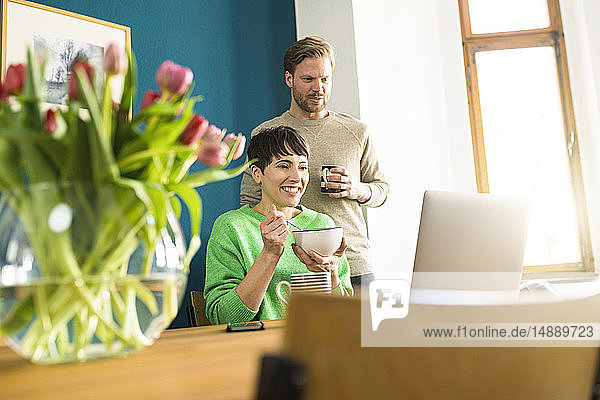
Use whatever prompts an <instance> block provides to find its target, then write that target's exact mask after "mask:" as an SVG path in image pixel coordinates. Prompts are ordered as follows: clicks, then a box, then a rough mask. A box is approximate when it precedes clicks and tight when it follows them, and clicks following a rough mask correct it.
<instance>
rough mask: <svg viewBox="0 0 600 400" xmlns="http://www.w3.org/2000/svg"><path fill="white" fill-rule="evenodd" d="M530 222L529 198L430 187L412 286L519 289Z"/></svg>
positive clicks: (422, 218) (423, 214) (422, 215)
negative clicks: (440, 189)
mask: <svg viewBox="0 0 600 400" xmlns="http://www.w3.org/2000/svg"><path fill="white" fill-rule="evenodd" d="M528 222H529V201H528V200H527V199H523V198H514V197H504V196H495V195H490V194H484V193H457V192H443V191H433V190H428V191H426V192H425V195H424V197H423V208H422V210H421V223H420V226H419V235H418V239H417V249H416V254H415V264H414V274H413V284H412V287H413V288H430V289H459V290H465V289H466V290H513V289H514V290H515V292H516V291H517V290H518V286H519V282H520V279H521V273H522V268H523V255H524V252H525V243H526V240H527V228H528Z"/></svg>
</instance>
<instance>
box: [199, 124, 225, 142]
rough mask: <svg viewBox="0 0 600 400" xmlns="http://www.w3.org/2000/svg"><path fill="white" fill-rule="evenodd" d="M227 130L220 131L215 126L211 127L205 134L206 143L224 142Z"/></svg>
mask: <svg viewBox="0 0 600 400" xmlns="http://www.w3.org/2000/svg"><path fill="white" fill-rule="evenodd" d="M226 132H227V129H219V128H217V127H216V126H214V125H212V124H211V125H210V126H209V127H208V129H207V130H206V133H205V134H204V141H207V142H220V141H221V140H223V137H224V136H225V133H226Z"/></svg>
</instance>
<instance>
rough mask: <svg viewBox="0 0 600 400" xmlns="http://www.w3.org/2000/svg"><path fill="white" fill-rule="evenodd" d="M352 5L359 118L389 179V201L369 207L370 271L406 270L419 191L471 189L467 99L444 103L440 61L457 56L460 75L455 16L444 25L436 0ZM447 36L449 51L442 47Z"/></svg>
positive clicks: (402, 273) (383, 274)
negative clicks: (372, 139) (450, 117)
mask: <svg viewBox="0 0 600 400" xmlns="http://www.w3.org/2000/svg"><path fill="white" fill-rule="evenodd" d="M353 6H354V19H355V40H356V49H357V50H356V52H357V67H358V77H359V89H360V107H361V114H362V115H361V119H362V120H363V121H365V122H367V124H368V125H369V129H370V131H371V134H372V135H373V136H374V138H375V141H376V145H377V151H378V154H379V157H380V160H381V162H382V164H383V168H384V172H385V175H386V178H387V179H388V180H389V182H390V184H391V193H390V197H389V199H388V201H387V202H386V204H384V206H382V207H380V208H377V209H369V211H368V218H369V235H370V239H371V247H372V257H373V261H374V266H375V268H376V271H375V272H376V274H377V276H378V277H386V276H410V273H411V271H412V267H413V260H414V254H415V246H416V238H417V232H418V228H419V220H420V212H421V202H422V197H423V191H424V190H425V189H434V188H435V189H446V190H463V191H473V190H474V185H473V182H474V179H473V171H472V170H473V166H472V161H470V160H471V159H472V158H471V157H472V156H471V154H472V153H471V143H470V133H469V127H468V111H467V109H466V100H465V103H464V105H465V107H461V106H460V105H459V104H456V103H457V102H456V101H454V102H452V103H450V104H449V103H448V99H447V96H448V93H447V92H446V90H451V89H453V88H454V87H455V86H452V85H450V86H448V87H447V86H446V83H445V80H446V79H447V77H446V76H445V75H444V74H445V72H444V71H443V69H442V65H443V63H444V62H449V63H455V64H458V65H457V66H456V67H457V68H458V69H457V70H458V71H460V72H459V75H458V77H459V80H460V79H461V78H462V79H464V78H463V77H464V72H462V71H461V68H462V59H461V53H460V51H461V48H460V31H456V30H457V29H459V27H458V22H457V21H458V19H456V21H453V23H451V24H445V25H446V26H441V25H440V24H439V21H438V18H437V15H438V9H437V6H436V3H435V2H434V1H424V2H414V1H378V2H376V3H371V2H365V1H357V2H354V3H353ZM444 11H446V10H444ZM445 15H446V17H445V18H452V13H450V15H448V14H445ZM444 28H447V29H448V30H450V34H448V32H444V31H443V30H444ZM452 30H453V31H452ZM442 36H446V37H445V38H442ZM449 38H452V39H453V43H452V45H453V46H454V52H450V53H442V51H441V46H443V45H444V46H445V45H446V43H443V42H442V41H443V40H449ZM450 41H451V42H452V40H450ZM453 79H455V78H453ZM457 89H458V90H462V91H463V92H464V86H463V87H462V88H460V86H459V87H457ZM461 94H462V96H461ZM452 95H453V96H454V97H455V98H458V99H460V98H464V93H460V92H459V93H458V94H452ZM450 113H452V119H449V118H448V115H449V114H450ZM459 115H461V116H462V117H458V116H459ZM457 117H458V118H457ZM451 124H453V126H451ZM465 160H466V161H465Z"/></svg>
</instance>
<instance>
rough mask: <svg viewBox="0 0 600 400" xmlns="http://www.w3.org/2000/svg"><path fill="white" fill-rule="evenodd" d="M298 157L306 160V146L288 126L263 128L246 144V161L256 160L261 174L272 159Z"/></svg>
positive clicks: (255, 163)
mask: <svg viewBox="0 0 600 400" xmlns="http://www.w3.org/2000/svg"><path fill="white" fill-rule="evenodd" d="M292 155H299V156H305V157H306V158H308V145H307V144H306V142H305V141H304V139H303V138H302V136H300V135H299V134H298V132H297V131H296V130H295V129H294V128H292V127H289V126H283V125H280V126H276V127H271V128H263V129H261V130H260V131H259V132H258V133H257V134H256V135H254V136H253V137H252V138H251V139H250V143H249V144H248V159H249V160H251V159H253V158H256V159H257V161H255V162H254V164H253V165H256V166H257V167H258V168H259V169H260V170H261V171H262V172H265V167H266V166H267V165H269V164H270V163H271V161H273V158H279V157H281V156H292Z"/></svg>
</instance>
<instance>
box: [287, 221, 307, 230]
mask: <svg viewBox="0 0 600 400" xmlns="http://www.w3.org/2000/svg"><path fill="white" fill-rule="evenodd" d="M287 223H288V224H290V225H291V226H293V227H294V228H296V229H298V230H299V231H303V230H304V229H302V228H300V227H298V226H296V225H294V224H293V223H291V222H290V221H287Z"/></svg>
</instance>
